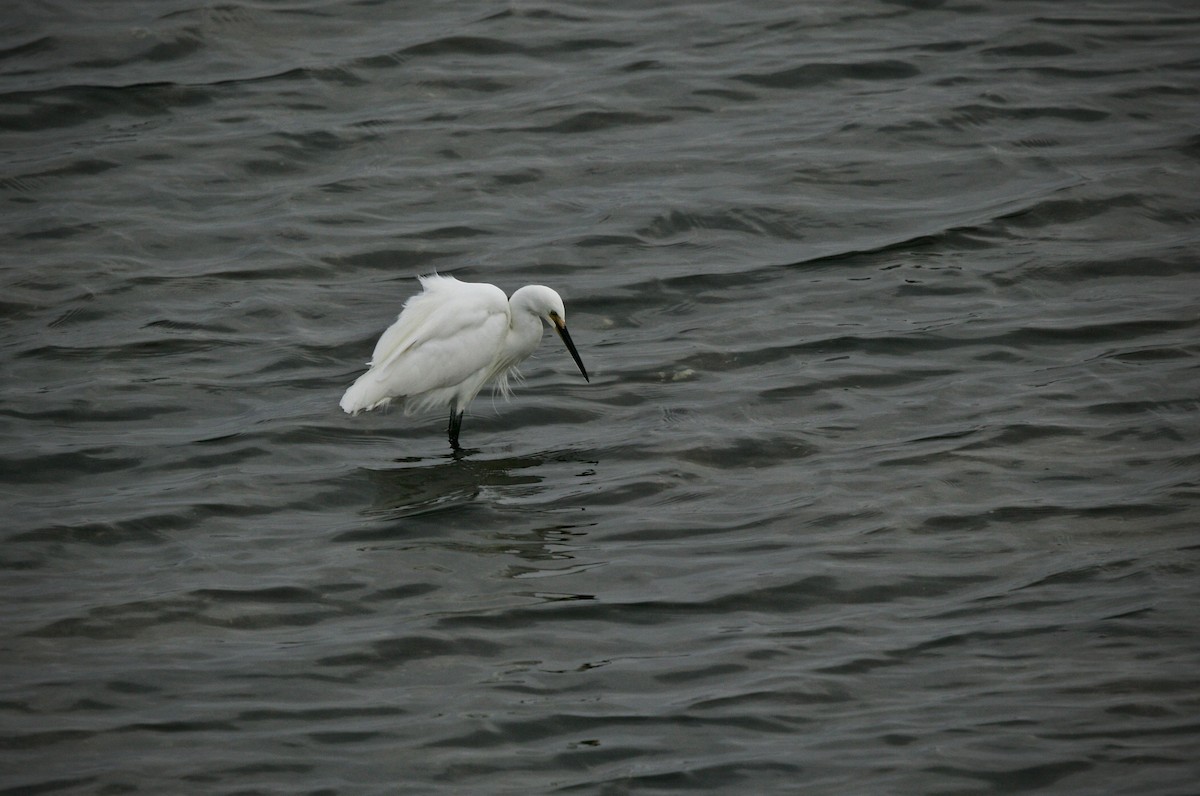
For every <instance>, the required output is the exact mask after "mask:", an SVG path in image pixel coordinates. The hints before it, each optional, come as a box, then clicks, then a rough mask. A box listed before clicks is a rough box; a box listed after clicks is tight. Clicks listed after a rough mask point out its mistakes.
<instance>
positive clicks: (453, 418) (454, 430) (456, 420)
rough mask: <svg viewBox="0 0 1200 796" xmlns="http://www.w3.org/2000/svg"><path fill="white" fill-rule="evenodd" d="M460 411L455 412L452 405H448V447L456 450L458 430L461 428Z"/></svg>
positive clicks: (461, 414)
mask: <svg viewBox="0 0 1200 796" xmlns="http://www.w3.org/2000/svg"><path fill="white" fill-rule="evenodd" d="M462 416H463V413H462V412H455V411H454V407H453V406H452V407H450V429H449V431H450V447H451V448H454V450H458V449H459V447H458V431H459V429H461V428H462Z"/></svg>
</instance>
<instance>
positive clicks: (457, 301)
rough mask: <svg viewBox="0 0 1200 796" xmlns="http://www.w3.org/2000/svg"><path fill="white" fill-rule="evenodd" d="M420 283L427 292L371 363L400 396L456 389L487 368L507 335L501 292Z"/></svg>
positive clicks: (444, 280)
mask: <svg viewBox="0 0 1200 796" xmlns="http://www.w3.org/2000/svg"><path fill="white" fill-rule="evenodd" d="M421 282H422V284H423V285H424V287H425V291H424V292H422V293H420V294H418V295H416V296H414V297H413V298H411V299H409V300H408V302H407V303H405V305H404V311H403V312H401V313H400V317H399V318H398V319H397V320H396V322H395V323H394V324H392V325H391V327H389V328H388V329H387V331H385V332H384V333H383V336H382V337H380V338H379V342H378V344H376V346H375V353H374V355H373V357H372V361H371V370H370V371H369V373H371V374H372V375H373V377H374V378H375V380H376V381H379V382H388V383H389V386H390V388H391V389H390V390H389V392H392V394H396V395H412V394H415V393H420V392H425V391H426V390H431V389H437V388H440V387H448V386H452V385H455V384H458V383H459V382H461V381H463V380H465V379H466V378H468V377H469V376H471V375H472V374H474V373H476V372H478V371H480V370H481V369H483V368H487V367H489V366H490V365H491V364H492V363H493V361H494V359H495V357H496V354H497V352H498V351H499V349H500V346H501V344H502V343H503V340H504V336H505V334H506V332H507V329H508V320H509V315H508V312H509V310H508V298H507V297H506V296H505V295H504V291H502V290H500V288H498V287H495V286H493V285H484V284H469V283H464V282H459V281H458V280H456V279H453V278H451V277H424V278H422V280H421ZM393 391H394V392H393Z"/></svg>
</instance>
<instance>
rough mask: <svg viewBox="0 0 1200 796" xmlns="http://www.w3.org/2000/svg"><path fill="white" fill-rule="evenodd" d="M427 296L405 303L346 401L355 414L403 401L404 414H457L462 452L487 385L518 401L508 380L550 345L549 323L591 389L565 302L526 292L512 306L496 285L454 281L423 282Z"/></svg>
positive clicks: (453, 431)
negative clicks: (468, 420) (545, 337)
mask: <svg viewBox="0 0 1200 796" xmlns="http://www.w3.org/2000/svg"><path fill="white" fill-rule="evenodd" d="M420 281H421V287H422V288H424V290H423V292H421V293H418V294H417V295H415V296H412V297H411V298H410V299H409V300H408V301H406V302H404V309H403V310H402V311H401V312H400V317H399V318H397V319H396V322H395V323H393V324H392V325H391V326H389V327H388V328H387V330H386V331H384V333H383V335H382V336H381V337H380V338H379V342H378V343H376V344H375V352H374V353H373V354H372V355H371V361H370V362H369V363H368V364H369V366H370V370H368V371H367V372H366V373H364V374H362V375H361V376H359V377H358V380H357V381H355V382H354V384H352V385H351V386H350V389H348V390H346V394H345V395H343V396H342V401H341V407H342V409H343V410H345V411H346V412H349V413H350V414H358V413H359V412H360V411H364V410H368V411H369V410H371V409H375V408H377V407H380V406H387V405H388V404H389V403H391V402H392V400H393V399H397V398H400V399H403V401H404V413H405V414H406V415H411V414H413V413H414V412H423V411H427V410H430V409H434V408H436V407H439V406H443V407H444V406H449V408H450V428H449V433H450V446H451V447H452V448H454V449H455V450H458V449H459V445H458V432H459V429H461V428H462V418H463V412H465V411H466V408H467V405H468V404H470V403H471V401H472V400H474V398H475V396H476V395H478V394H479V391H480V390H481V389H483V385H485V384H487V383H488V382H489V381H492V380H493V379H495V381H496V387H497V389H498V390H499V391H500V392H501V393H502V394H503V395H504V396H506V397H507V396H508V395H509V394H510V392H511V391H510V389H509V386H508V377H509V376H510V375H516V376H517V377H518V378H519V376H520V374H519V373H517V372H516V369H517V366H518V365H520V364H521V362H522V361H524V360H525V358H526V357H528V356H529V355H530V354H532V353H533V351H534V349H536V348H537V346H538V343H539V342H541V340H542V321H543V320H545V321H546V322H547V323H549V324H550V326H551V327H553V329H554V331H556V332H558V336H559V337H561V338H562V340H563V342H564V343H566V344H567V350H568V351H570V352H571V356H572V357H573V358H574V359H575V364H576V365H578V366H579V371H580V373H582V374H583V378H584V379H586V380H587V381H589V382H590V381H591V379H590V378H588V373H587V370H586V369H585V368H584V367H583V361H582V360H580V358H579V352H578V351H576V350H575V344H574V343H573V342H571V335H570V334H568V333H567V321H566V318H567V311H566V309H565V308H564V307H563V300H562V297H560V296H559V295H558V293H556V292H554V291H553V290H551V289H550V288H548V287H545V286H543V285H526V286H525V287H523V288H521V289H520V290H518V291H517V292H516V293H513V295H512V298H511V299H509V298H508V297H507V296H505V295H504V291H503V290H501V289H500V288H498V287H496V286H495V285H488V284H483V283H477V282H460V281H458V280H457V279H455V278H454V277H450V276H437V275H434V276H422V277H420Z"/></svg>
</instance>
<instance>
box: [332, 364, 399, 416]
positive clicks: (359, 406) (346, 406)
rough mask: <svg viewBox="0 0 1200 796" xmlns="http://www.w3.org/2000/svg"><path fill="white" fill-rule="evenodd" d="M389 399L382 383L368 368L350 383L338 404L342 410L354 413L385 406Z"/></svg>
mask: <svg viewBox="0 0 1200 796" xmlns="http://www.w3.org/2000/svg"><path fill="white" fill-rule="evenodd" d="M391 400H392V399H391V398H389V397H388V395H387V392H386V390H385V389H384V385H383V384H382V383H380V382H379V380H378V379H376V378H374V377H373V376H372V374H371V371H369V370H368V371H367V372H366V373H364V374H363V375H361V376H359V377H358V380H357V381H355V382H354V383H353V384H351V385H350V389H348V390H346V394H345V395H343V396H342V400H341V403H340V404H339V405H340V406H341V407H342V411H343V412H346V413H347V414H351V415H356V414H358V413H359V412H368V411H370V410H372V409H376V408H378V407H380V406H387V405H388V404H389V403H390V402H391Z"/></svg>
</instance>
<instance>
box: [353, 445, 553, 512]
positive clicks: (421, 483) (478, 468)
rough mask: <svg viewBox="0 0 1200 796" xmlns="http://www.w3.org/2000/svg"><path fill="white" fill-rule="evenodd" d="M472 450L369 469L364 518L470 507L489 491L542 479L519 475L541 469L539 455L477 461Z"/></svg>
mask: <svg viewBox="0 0 1200 796" xmlns="http://www.w3.org/2000/svg"><path fill="white" fill-rule="evenodd" d="M472 453H474V451H470V450H461V449H460V450H456V451H454V452H453V453H451V454H447V455H446V456H443V457H440V458H439V459H438V460H437V461H435V462H431V461H430V460H429V459H427V458H412V459H399V460H397V462H396V464H397V466H395V467H389V468H386V469H377V470H375V469H372V470H367V471H366V473H367V474H368V476H369V477H370V479H371V481H372V482H373V483H374V485H375V499H374V501H373V502H372V505H371V507H370V508H369V509H368V510H367V511H368V513H370V514H373V515H377V516H386V517H396V518H400V517H416V516H420V515H422V514H427V513H429V512H432V511H438V510H442V509H446V508H448V507H452V506H455V505H461V504H466V503H471V502H473V501H474V500H475V499H476V498H477V497H478V496H479V494H480V492H482V491H484V490H485V489H488V488H491V487H512V486H520V485H523V484H537V483H540V482H541V481H542V478H541V476H538V475H534V474H532V473H528V472H525V473H523V472H521V471H522V470H531V469H533V468H536V467H540V466H541V465H542V464H544V463H545V461H546V460H545V459H544V458H541V457H537V456H524V457H505V458H499V459H476V458H472V457H471V455H470V454H472Z"/></svg>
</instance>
